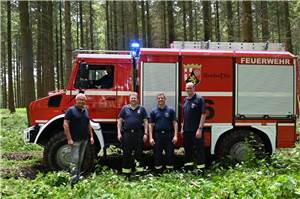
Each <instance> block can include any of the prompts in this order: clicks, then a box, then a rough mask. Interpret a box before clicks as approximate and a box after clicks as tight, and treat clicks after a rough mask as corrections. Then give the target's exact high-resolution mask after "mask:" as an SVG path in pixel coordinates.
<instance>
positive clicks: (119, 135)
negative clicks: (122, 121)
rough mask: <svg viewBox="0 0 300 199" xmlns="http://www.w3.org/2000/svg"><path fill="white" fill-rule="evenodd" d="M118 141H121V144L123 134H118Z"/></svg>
mask: <svg viewBox="0 0 300 199" xmlns="http://www.w3.org/2000/svg"><path fill="white" fill-rule="evenodd" d="M118 140H119V142H121V140H122V134H121V133H118Z"/></svg>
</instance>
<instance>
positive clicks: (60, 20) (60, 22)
mask: <svg viewBox="0 0 300 199" xmlns="http://www.w3.org/2000/svg"><path fill="white" fill-rule="evenodd" d="M62 4H63V2H59V7H60V9H59V38H60V40H59V44H60V46H59V50H60V53H59V56H60V57H59V70H60V71H59V74H60V86H59V88H60V89H62V88H63V87H64V58H63V28H62V26H63V25H62V23H63V22H62Z"/></svg>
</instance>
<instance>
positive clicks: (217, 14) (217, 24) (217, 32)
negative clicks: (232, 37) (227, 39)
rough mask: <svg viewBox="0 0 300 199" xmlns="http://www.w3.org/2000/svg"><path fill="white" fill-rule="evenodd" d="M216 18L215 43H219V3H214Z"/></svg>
mask: <svg viewBox="0 0 300 199" xmlns="http://www.w3.org/2000/svg"><path fill="white" fill-rule="evenodd" d="M215 10H216V18H215V32H216V41H218V42H220V41H221V33H220V19H219V2H218V1H216V2H215Z"/></svg>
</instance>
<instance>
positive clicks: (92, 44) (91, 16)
mask: <svg viewBox="0 0 300 199" xmlns="http://www.w3.org/2000/svg"><path fill="white" fill-rule="evenodd" d="M89 8H90V9H89V10H90V40H91V49H92V50H93V49H94V18H93V12H94V11H93V2H92V1H90V2H89Z"/></svg>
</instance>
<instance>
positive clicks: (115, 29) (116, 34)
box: [112, 1, 118, 50]
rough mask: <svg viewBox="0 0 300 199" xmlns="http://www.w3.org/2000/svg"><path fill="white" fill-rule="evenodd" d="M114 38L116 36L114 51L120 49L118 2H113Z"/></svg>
mask: <svg viewBox="0 0 300 199" xmlns="http://www.w3.org/2000/svg"><path fill="white" fill-rule="evenodd" d="M112 3H113V36H114V49H115V50H117V49H118V23H117V14H118V12H117V2H116V1H113V2H112Z"/></svg>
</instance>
